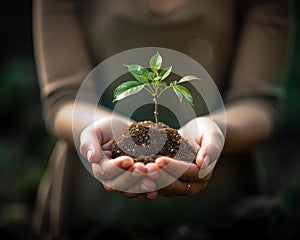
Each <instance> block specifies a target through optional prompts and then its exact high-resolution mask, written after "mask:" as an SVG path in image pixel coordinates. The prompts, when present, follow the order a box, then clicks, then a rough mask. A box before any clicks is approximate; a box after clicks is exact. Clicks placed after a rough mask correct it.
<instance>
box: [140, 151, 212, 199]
mask: <svg viewBox="0 0 300 240" xmlns="http://www.w3.org/2000/svg"><path fill="white" fill-rule="evenodd" d="M146 168H147V172H148V176H149V177H151V178H152V179H154V180H155V182H156V185H157V186H160V189H159V190H158V194H159V195H161V196H164V197H176V196H191V195H195V194H196V193H198V192H199V191H200V190H202V189H203V188H205V187H206V185H207V182H208V180H209V179H210V178H211V175H212V171H211V172H210V173H209V174H207V175H206V176H205V177H204V178H199V171H200V167H199V166H198V165H197V164H195V163H192V162H185V161H181V160H176V159H173V158H169V157H164V156H162V157H159V158H157V159H156V161H155V163H148V164H147V165H146Z"/></svg>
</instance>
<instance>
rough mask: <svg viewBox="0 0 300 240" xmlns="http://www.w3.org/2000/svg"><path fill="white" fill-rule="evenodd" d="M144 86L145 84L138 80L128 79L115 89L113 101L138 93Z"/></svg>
mask: <svg viewBox="0 0 300 240" xmlns="http://www.w3.org/2000/svg"><path fill="white" fill-rule="evenodd" d="M144 86H145V84H142V83H140V82H138V81H128V82H124V83H122V84H120V85H119V86H118V87H117V88H116V89H115V91H114V99H113V102H115V101H119V100H121V99H123V98H125V97H128V96H130V95H133V94H136V93H138V92H139V91H141V90H142V89H143V88H144Z"/></svg>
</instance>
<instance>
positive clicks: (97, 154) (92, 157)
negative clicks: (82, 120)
mask: <svg viewBox="0 0 300 240" xmlns="http://www.w3.org/2000/svg"><path fill="white" fill-rule="evenodd" d="M79 151H80V153H81V155H82V156H83V157H85V158H86V159H87V160H88V161H89V162H90V163H97V162H99V161H100V159H101V157H102V151H101V139H98V138H97V134H96V132H95V131H94V129H93V128H92V127H88V128H86V129H85V130H84V131H83V132H82V133H81V135H80V147H79Z"/></svg>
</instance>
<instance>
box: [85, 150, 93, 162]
mask: <svg viewBox="0 0 300 240" xmlns="http://www.w3.org/2000/svg"><path fill="white" fill-rule="evenodd" d="M92 155H93V150H92V149H89V150H88V151H87V153H86V158H87V160H89V161H91V157H92Z"/></svg>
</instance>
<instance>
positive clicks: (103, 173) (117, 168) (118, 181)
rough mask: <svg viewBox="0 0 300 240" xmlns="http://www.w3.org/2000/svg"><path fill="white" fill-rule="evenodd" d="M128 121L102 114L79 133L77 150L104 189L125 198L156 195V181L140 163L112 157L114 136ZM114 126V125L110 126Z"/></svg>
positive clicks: (125, 126)
mask: <svg viewBox="0 0 300 240" xmlns="http://www.w3.org/2000/svg"><path fill="white" fill-rule="evenodd" d="M128 124H129V123H126V122H124V121H121V120H112V119H111V118H105V119H101V120H97V121H95V122H93V123H92V124H90V125H88V126H87V127H86V128H85V129H84V130H83V131H82V133H81V135H80V153H81V154H82V155H83V156H84V157H85V158H86V159H87V160H88V161H89V162H90V163H91V165H92V171H93V174H94V176H95V178H96V179H98V180H99V181H100V182H101V183H102V184H103V186H104V188H105V189H106V190H107V191H111V192H116V191H117V192H120V193H121V194H122V195H123V196H125V197H127V198H133V197H137V198H141V199H145V198H151V199H153V198H155V197H156V196H157V191H154V189H155V183H154V181H153V180H151V179H150V178H149V177H147V175H146V171H147V169H146V168H145V165H144V164H143V163H134V161H133V159H132V158H131V157H127V156H120V157H118V158H116V159H112V158H111V155H112V154H111V148H112V143H113V141H114V138H115V137H117V136H118V135H120V134H121V132H123V130H124V129H125V128H127V127H128ZM112 126H113V127H112Z"/></svg>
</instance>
